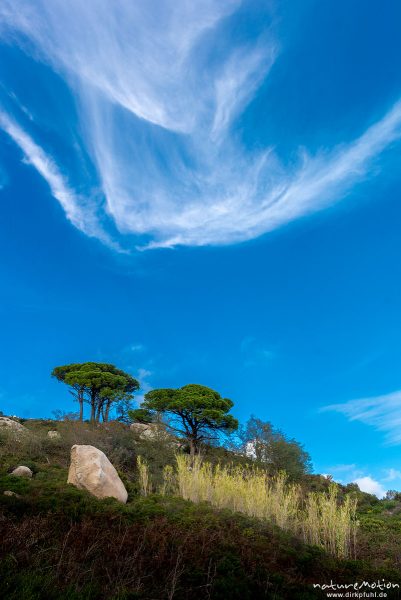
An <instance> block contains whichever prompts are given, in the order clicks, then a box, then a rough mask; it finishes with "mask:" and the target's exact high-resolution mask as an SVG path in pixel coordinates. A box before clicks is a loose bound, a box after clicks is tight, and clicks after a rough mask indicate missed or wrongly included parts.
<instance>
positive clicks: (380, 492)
mask: <svg viewBox="0 0 401 600" xmlns="http://www.w3.org/2000/svg"><path fill="white" fill-rule="evenodd" d="M353 483H357V484H358V486H359V489H360V490H362V492H367V493H368V494H374V495H375V496H378V498H383V497H384V496H385V495H386V490H385V489H384V487H383V486H382V485H381V484H380V483H379V482H378V481H376V480H375V479H373V478H372V477H370V476H369V475H367V476H365V477H360V478H358V479H355V480H354V482H353Z"/></svg>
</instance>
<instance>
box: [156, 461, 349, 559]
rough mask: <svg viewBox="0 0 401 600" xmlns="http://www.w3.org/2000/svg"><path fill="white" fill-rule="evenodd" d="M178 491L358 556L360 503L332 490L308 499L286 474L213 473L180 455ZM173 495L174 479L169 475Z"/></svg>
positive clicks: (342, 554) (339, 554)
mask: <svg viewBox="0 0 401 600" xmlns="http://www.w3.org/2000/svg"><path fill="white" fill-rule="evenodd" d="M176 458H177V467H176V486H177V491H178V493H179V495H180V496H182V497H183V498H185V499H187V500H191V501H192V502H203V501H207V502H210V503H211V504H212V505H213V506H216V507H217V508H229V509H231V510H233V511H239V512H242V513H245V514H247V515H250V516H252V517H257V518H260V519H265V520H268V521H271V522H273V523H276V524H277V525H278V526H280V527H281V528H282V529H285V530H287V531H290V532H291V533H293V534H295V535H296V536H298V537H301V538H302V539H303V540H304V541H305V542H307V543H310V544H315V545H317V546H320V547H321V548H323V549H324V550H326V551H327V552H329V553H330V554H332V555H334V556H337V557H340V558H345V557H349V556H353V555H354V548H355V536H356V531H357V527H358V523H357V521H356V501H355V500H353V499H351V498H350V497H349V496H347V497H346V498H345V500H344V502H343V503H340V502H339V501H338V490H337V486H336V485H335V484H332V485H331V486H330V488H329V491H328V493H316V492H314V493H311V494H309V495H307V496H306V498H304V497H303V496H302V493H301V487H300V486H299V485H295V484H290V483H288V481H287V477H286V475H285V473H279V474H278V475H277V476H275V477H270V478H269V477H267V476H266V473H265V472H264V471H262V470H259V469H256V468H255V469H244V468H242V467H222V466H220V465H217V466H216V467H214V468H213V467H212V466H211V465H210V464H209V463H207V462H202V461H201V460H200V458H199V457H195V459H194V460H191V459H190V458H189V457H188V456H185V455H177V457H176ZM166 475H167V476H168V483H167V482H166V486H167V485H168V487H169V489H171V488H172V473H171V471H170V470H168V471H166Z"/></svg>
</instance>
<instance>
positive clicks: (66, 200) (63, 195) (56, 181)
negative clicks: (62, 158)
mask: <svg viewBox="0 0 401 600" xmlns="http://www.w3.org/2000/svg"><path fill="white" fill-rule="evenodd" d="M0 128H1V129H3V130H4V131H5V132H6V133H7V134H8V135H9V136H10V138H11V139H12V140H13V141H14V142H15V144H16V145H17V146H18V147H19V148H20V150H21V151H22V152H23V155H24V162H26V163H27V164H29V165H31V166H33V167H34V168H35V169H36V170H37V172H38V173H39V174H40V175H41V176H42V177H43V179H44V180H45V181H46V183H47V184H48V186H49V188H50V192H51V194H52V196H53V197H54V198H56V200H58V201H59V203H60V204H61V206H62V208H63V209H64V212H65V214H66V216H67V219H68V220H69V221H70V222H71V223H72V224H73V225H74V226H75V227H76V228H77V229H79V230H80V231H82V232H83V233H85V234H86V235H88V236H90V237H96V238H98V239H99V240H100V241H102V242H103V243H104V244H106V245H108V246H110V247H112V248H113V249H115V250H119V246H118V244H116V243H115V242H113V241H112V240H111V239H110V237H109V236H108V234H107V233H106V232H105V231H103V230H102V228H101V226H100V224H99V222H98V220H97V218H96V216H95V209H94V207H93V206H91V205H90V203H89V201H88V200H87V199H84V198H80V197H79V196H78V195H76V194H75V192H74V191H73V190H72V189H71V188H70V187H69V186H68V183H67V182H66V180H65V178H64V176H63V175H62V174H61V172H60V171H59V169H58V167H57V165H56V164H55V163H54V161H53V160H52V159H51V158H50V157H49V156H47V155H46V154H45V152H44V151H43V150H42V148H40V147H39V146H38V145H37V144H36V143H35V142H34V141H33V140H32V138H31V137H30V136H29V135H28V134H27V133H25V132H24V131H23V130H22V129H21V128H20V127H19V126H18V125H17V124H16V123H15V122H14V121H13V120H12V119H10V118H9V116H7V114H5V113H4V112H1V111H0Z"/></svg>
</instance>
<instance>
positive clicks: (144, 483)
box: [136, 456, 152, 496]
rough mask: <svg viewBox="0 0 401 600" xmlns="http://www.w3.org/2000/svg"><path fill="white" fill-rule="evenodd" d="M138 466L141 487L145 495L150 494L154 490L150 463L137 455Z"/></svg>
mask: <svg viewBox="0 0 401 600" xmlns="http://www.w3.org/2000/svg"><path fill="white" fill-rule="evenodd" d="M136 462H137V466H138V472H139V487H140V490H141V494H142V495H143V496H148V495H149V494H150V493H151V491H152V483H151V479H150V474H149V467H148V463H147V462H146V461H145V460H143V458H142V457H141V456H138V457H137V460H136Z"/></svg>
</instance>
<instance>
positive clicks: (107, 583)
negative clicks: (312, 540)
mask: <svg viewBox="0 0 401 600" xmlns="http://www.w3.org/2000/svg"><path fill="white" fill-rule="evenodd" d="M24 426H25V427H27V429H28V430H29V435H26V436H25V437H21V438H20V439H19V440H18V441H16V440H15V438H14V439H12V438H11V436H10V435H9V433H7V432H4V431H2V432H1V433H0V442H1V445H0V457H1V472H0V506H1V516H0V532H1V539H2V544H1V566H0V581H1V583H0V597H1V598H7V599H12V600H17V599H18V600H19V599H21V598H23V599H24V600H25V599H27V600H36V599H43V600H45V599H50V600H53V599H54V600H56V599H57V600H58V599H64V598H66V599H71V600H83V599H85V600H86V599H87V600H95V599H96V600H97V599H107V600H109V599H110V600H111V599H113V600H117V599H118V600H123V599H127V600H128V599H138V600H139V599H155V600H156V599H164V598H168V599H172V598H174V599H177V600H181V599H182V600H184V599H185V600H187V599H188V600H189V599H192V598H194V599H197V598H199V599H203V598H205V599H206V598H210V599H223V598H224V599H227V598H228V599H230V598H233V599H237V598H238V599H241V600H243V599H250V600H251V599H253V598H276V599H281V598H282V599H285V598H300V599H302V598H305V599H306V598H325V597H326V595H325V593H324V592H321V591H319V590H317V589H314V588H313V584H314V583H320V584H322V583H329V582H330V580H332V581H334V582H336V583H347V584H349V583H350V582H351V581H352V582H353V581H362V580H368V581H371V582H373V581H377V580H382V579H385V580H386V581H391V582H393V583H399V584H401V557H400V555H399V550H398V549H399V547H400V544H401V519H400V518H399V516H398V511H399V510H400V506H399V503H398V502H396V501H391V502H390V501H387V502H384V501H379V500H377V499H375V498H374V497H370V496H369V495H367V494H361V493H359V520H360V521H361V526H360V528H359V532H358V540H357V546H356V549H355V551H356V558H349V559H347V560H345V559H343V560H341V559H338V558H335V557H333V556H329V555H328V554H326V553H325V552H324V551H323V550H322V549H320V548H317V547H316V546H310V545H307V544H305V543H303V542H302V541H301V540H300V539H298V538H297V537H295V536H293V535H292V534H291V533H289V532H288V531H283V530H282V529H280V528H279V527H277V526H276V525H274V524H273V523H269V522H267V521H265V520H261V519H257V518H251V517H249V516H246V515H243V514H241V513H239V512H232V511H230V510H217V509H214V508H212V507H211V506H210V505H209V504H208V503H205V502H201V503H199V504H195V503H192V502H190V501H187V500H184V499H182V498H179V497H177V496H176V495H173V494H171V493H166V491H165V493H164V494H163V493H162V490H161V487H160V486H161V482H162V473H163V468H164V467H165V466H166V465H173V464H174V461H175V457H174V453H175V450H174V449H173V448H171V445H170V446H169V445H168V444H163V443H162V442H160V440H159V441H157V440H153V441H152V440H143V439H141V438H140V436H138V435H137V434H135V433H134V432H132V431H131V430H130V429H129V428H128V427H127V426H125V425H122V424H119V423H110V424H108V425H107V426H106V425H104V426H98V427H91V426H89V425H88V424H86V423H83V424H80V423H75V422H61V421H40V420H37V421H35V420H31V421H25V422H24ZM49 430H56V431H57V432H58V433H59V435H60V437H57V438H49V437H48V435H47V432H48V431H49ZM74 443H80V444H83V443H84V444H91V445H94V446H96V447H98V448H100V449H102V450H104V452H106V454H107V456H108V457H109V458H110V460H111V461H112V463H113V464H114V465H115V467H116V468H117V470H118V472H119V475H120V477H121V478H122V480H123V482H124V484H125V486H126V488H127V490H128V493H129V496H128V502H127V504H126V505H123V504H119V503H118V502H117V501H115V500H114V499H105V500H99V499H97V498H94V497H92V496H90V495H89V494H88V493H87V492H85V491H80V490H78V489H76V488H75V487H73V486H71V485H67V483H66V481H67V471H68V465H69V456H70V448H71V445H72V444H74ZM139 455H140V456H141V457H143V460H146V461H147V463H148V464H149V472H150V475H151V477H152V481H153V493H150V494H149V495H148V496H146V497H145V496H143V495H141V485H140V482H139V478H138V472H137V467H136V458H137V456H139ZM205 460H209V461H212V462H214V463H220V464H223V465H224V464H226V465H228V464H232V463H233V462H236V463H237V465H238V464H246V463H250V462H251V461H249V460H247V459H245V458H243V457H239V456H237V455H235V454H232V453H230V452H228V451H226V450H223V449H221V448H218V449H216V448H209V449H208V451H207V453H206V456H205ZM20 464H24V465H26V466H28V467H30V468H31V470H32V471H33V473H34V476H33V478H32V479H24V478H19V477H15V476H12V475H10V474H9V472H10V470H11V469H12V468H14V467H15V466H17V465H20ZM327 485H328V483H327V481H326V480H324V479H323V478H322V477H319V476H311V475H310V476H305V478H304V480H303V481H302V486H303V489H305V490H309V491H310V490H312V489H315V490H316V489H320V490H324V489H326V488H327ZM6 490H9V491H12V492H14V493H15V494H17V496H6V495H4V491H6ZM344 492H345V490H344V489H341V495H343V494H344ZM387 597H394V598H397V597H399V596H398V591H393V592H392V595H390V593H388V596H387Z"/></svg>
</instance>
